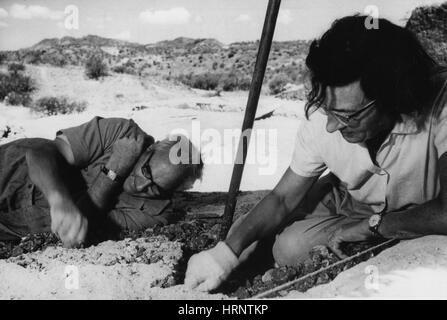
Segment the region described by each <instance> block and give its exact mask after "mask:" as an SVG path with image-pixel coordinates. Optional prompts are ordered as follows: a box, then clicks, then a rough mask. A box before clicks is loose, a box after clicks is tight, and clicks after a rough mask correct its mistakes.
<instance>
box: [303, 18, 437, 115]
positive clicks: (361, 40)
mask: <svg viewBox="0 0 447 320" xmlns="http://www.w3.org/2000/svg"><path fill="white" fill-rule="evenodd" d="M367 19H371V17H368V16H363V15H354V16H348V17H344V18H342V19H339V20H336V21H335V22H334V23H333V24H332V26H331V28H330V29H329V30H327V31H326V32H325V33H324V34H323V36H322V37H321V38H320V39H318V40H314V41H313V42H312V43H311V46H310V49H309V54H308V56H307V58H306V66H307V68H308V71H309V73H308V76H309V77H308V79H309V80H310V84H311V88H310V91H309V92H308V94H307V103H306V107H305V111H306V117H308V116H309V110H314V109H315V108H319V107H320V106H321V105H322V103H324V101H325V99H326V88H327V87H330V86H344V85H348V84H350V83H352V82H354V81H357V80H360V84H361V87H362V89H363V91H364V92H365V95H366V97H367V98H369V99H371V100H373V99H374V100H376V101H377V108H378V111H379V112H381V113H382V114H387V115H389V116H391V117H393V118H394V119H396V121H399V120H400V117H399V115H400V114H407V115H412V116H413V115H417V116H419V115H423V116H426V115H427V113H428V111H429V110H427V108H429V107H430V106H427V104H426V103H424V102H426V100H427V98H428V97H429V95H430V93H431V92H430V90H431V86H430V81H429V79H430V74H431V71H432V69H433V68H435V67H436V66H437V64H436V62H435V61H434V60H433V59H432V58H431V57H430V56H429V55H428V53H427V52H426V51H425V49H424V48H423V47H422V45H421V44H420V42H419V41H418V39H417V38H416V36H415V35H414V34H413V33H412V32H411V31H409V30H407V29H405V28H402V27H399V26H397V25H395V24H393V23H391V22H390V21H388V20H386V19H378V28H374V27H373V26H368V24H367V23H366V24H365V21H369V20H367Z"/></svg>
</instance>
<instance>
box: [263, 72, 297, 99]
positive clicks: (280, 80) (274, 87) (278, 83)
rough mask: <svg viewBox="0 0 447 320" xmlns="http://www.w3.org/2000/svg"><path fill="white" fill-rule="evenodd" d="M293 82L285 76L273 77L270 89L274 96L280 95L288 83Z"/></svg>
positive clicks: (281, 74)
mask: <svg viewBox="0 0 447 320" xmlns="http://www.w3.org/2000/svg"><path fill="white" fill-rule="evenodd" d="M289 82H292V81H291V80H290V78H289V77H288V76H287V75H285V74H283V73H280V74H277V75H275V76H274V77H273V79H272V80H270V82H269V89H270V92H271V93H272V94H278V93H280V92H281V91H283V90H284V87H285V85H286V84H287V83H289Z"/></svg>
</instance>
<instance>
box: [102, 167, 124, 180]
mask: <svg viewBox="0 0 447 320" xmlns="http://www.w3.org/2000/svg"><path fill="white" fill-rule="evenodd" d="M101 172H103V173H104V174H105V175H106V176H107V177H108V178H109V179H110V180H112V181H115V182H118V183H122V182H123V178H122V177H121V176H119V175H118V174H117V173H116V172H115V171H113V170H109V169H107V168H106V166H102V167H101Z"/></svg>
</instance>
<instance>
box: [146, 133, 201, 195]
mask: <svg viewBox="0 0 447 320" xmlns="http://www.w3.org/2000/svg"><path fill="white" fill-rule="evenodd" d="M174 137H175V138H176V139H174V138H172V137H170V138H166V139H164V140H161V141H158V142H157V143H156V144H155V146H154V148H155V150H156V151H157V153H158V154H161V155H162V157H163V158H168V159H169V158H170V154H171V151H172V148H173V147H176V146H178V144H180V143H185V142H186V143H187V146H186V148H185V146H183V148H179V152H187V161H185V162H181V163H172V162H171V165H172V166H174V167H175V170H176V171H177V174H176V177H177V179H176V181H174V183H173V185H172V186H171V187H170V189H171V190H177V191H180V190H186V189H188V188H189V187H190V185H191V184H192V183H194V182H195V181H196V180H202V176H203V161H202V155H201V153H200V151H199V150H198V149H197V148H196V147H195V146H194V145H193V144H192V142H191V141H190V140H189V139H188V138H187V137H185V136H183V135H175V136H174ZM179 156H181V154H180V155H179Z"/></svg>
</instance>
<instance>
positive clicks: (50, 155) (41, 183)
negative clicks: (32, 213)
mask: <svg viewBox="0 0 447 320" xmlns="http://www.w3.org/2000/svg"><path fill="white" fill-rule="evenodd" d="M26 161H27V165H28V173H29V177H30V179H31V181H32V182H33V183H34V184H35V185H36V186H37V187H38V188H39V189H40V190H41V191H42V192H43V194H44V195H45V197H46V199H47V200H48V202H49V204H50V206H51V205H53V204H54V203H55V202H57V201H63V199H67V198H70V199H71V196H70V193H69V190H68V188H67V186H66V183H65V182H64V179H63V170H64V159H63V157H62V155H61V154H60V153H59V151H58V150H57V148H56V146H55V145H54V144H53V143H52V141H49V140H45V139H33V140H32V143H30V146H29V148H28V150H27V152H26Z"/></svg>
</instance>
